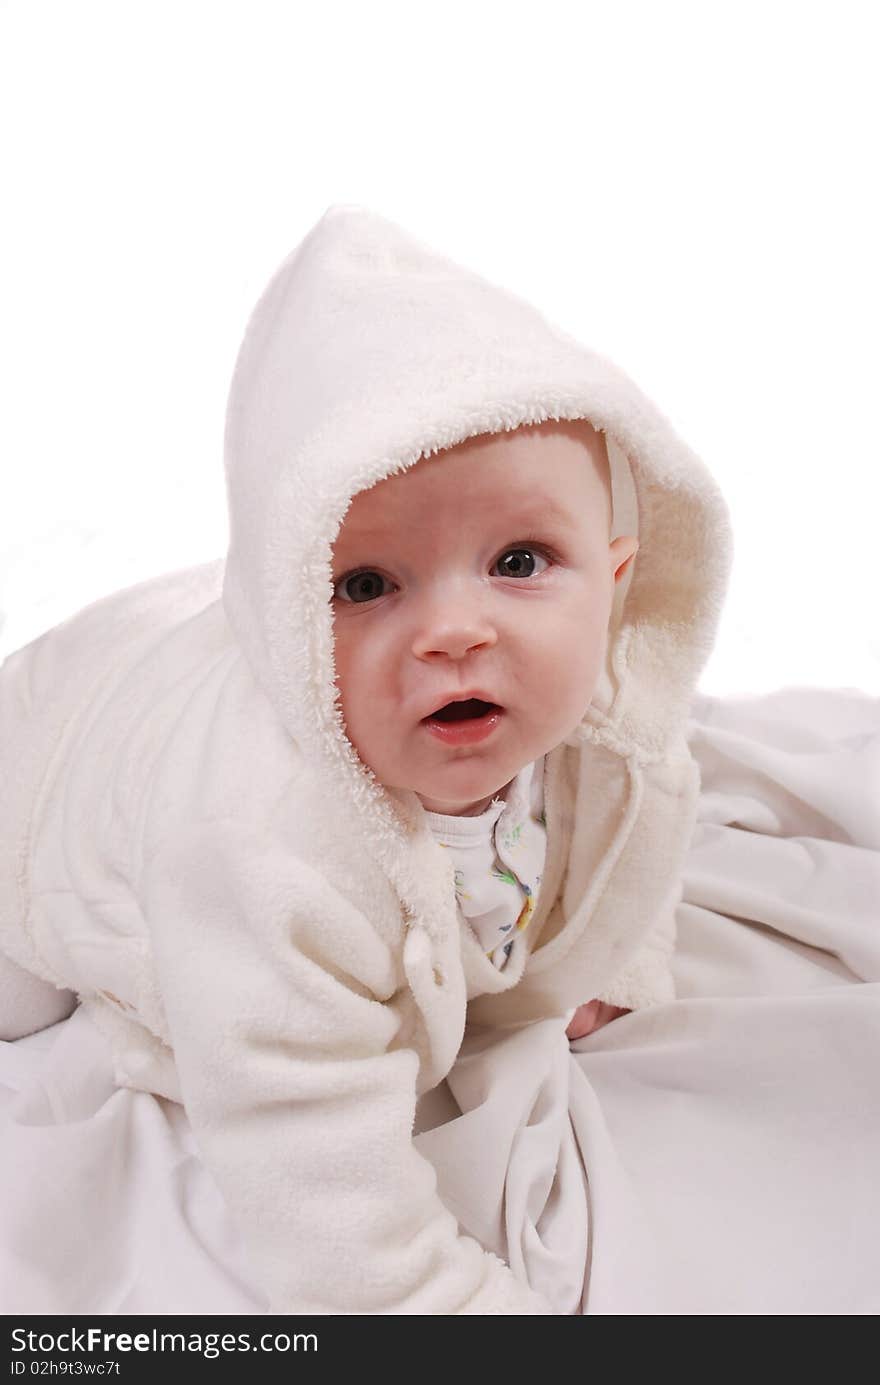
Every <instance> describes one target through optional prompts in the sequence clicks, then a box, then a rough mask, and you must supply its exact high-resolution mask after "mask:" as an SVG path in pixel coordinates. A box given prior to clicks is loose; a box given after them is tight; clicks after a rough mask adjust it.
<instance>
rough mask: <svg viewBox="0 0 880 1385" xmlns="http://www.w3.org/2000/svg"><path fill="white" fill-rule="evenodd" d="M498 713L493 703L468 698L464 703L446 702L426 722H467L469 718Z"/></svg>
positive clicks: (495, 704) (497, 708)
mask: <svg viewBox="0 0 880 1385" xmlns="http://www.w3.org/2000/svg"><path fill="white" fill-rule="evenodd" d="M494 711H500V708H499V707H498V704H497V703H495V702H481V701H480V699H479V698H477V697H469V698H468V700H467V701H466V702H447V703H446V705H445V707H440V708H438V710H437V711H436V712H432V713H431V715H430V716H429V717H426V718H425V720H426V721H467V720H468V719H469V718H471V717H484V716H487V715H488V714H489V712H494Z"/></svg>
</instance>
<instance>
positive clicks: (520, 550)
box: [498, 545, 549, 577]
mask: <svg viewBox="0 0 880 1385" xmlns="http://www.w3.org/2000/svg"><path fill="white" fill-rule="evenodd" d="M511 556H512V557H513V563H512V564H511V565H510V570H508V571H507V572H502V574H501V576H502V577H534V576H535V575H536V574H535V571H534V566H533V565H534V561H535V558H537V559H538V561H539V562H543V563H547V565H548V566H549V560H548V559H547V558H546V557H545V556H544V554H543V553H542V552H541V550H540V549H538V548H534V547H532V546H531V545H529V546H528V547H526V546H525V545H522V546H520V547H517V548H506V549H505V550H504V552H503V553H502V555H501V557H500V558H499V559H498V565H499V566H500V565H501V564H502V563H505V562H506V561H507V559H508V558H509V557H511Z"/></svg>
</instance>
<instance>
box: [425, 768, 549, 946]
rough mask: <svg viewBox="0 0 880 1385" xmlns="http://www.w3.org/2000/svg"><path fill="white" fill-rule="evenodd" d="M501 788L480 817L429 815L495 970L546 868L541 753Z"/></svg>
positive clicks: (532, 901)
mask: <svg viewBox="0 0 880 1385" xmlns="http://www.w3.org/2000/svg"><path fill="white" fill-rule="evenodd" d="M500 793H501V794H502V795H503V797H501V796H498V795H496V797H495V798H493V799H492V802H491V803H490V804H489V807H488V808H486V810H485V812H483V813H481V814H480V815H479V816H478V817H455V816H450V815H447V814H446V813H428V815H427V817H428V825H429V827H430V829H431V832H432V834H433V836H434V839H435V841H437V842H439V844H440V845H441V846H443V847H445V848H446V849H447V850H449V851H451V852H452V855H453V859H454V863H455V893H456V898H457V899H458V905H459V908H460V909H461V911H462V913H463V914H464V917H465V919H466V920H467V922H468V924H469V925H470V927H471V929H472V930H473V932H474V933H475V935H476V937H477V938H478V940H479V942H480V943H481V945H482V947H483V950H484V952H485V953H486V956H487V957H489V958H490V960H491V962H492V964H493V965H494V966H495V967H496V968H497V969H498V970H499V971H501V970H502V969H503V968H504V967H505V966H506V964H507V959H508V957H509V956H510V954H511V952H512V950H513V948H514V946H515V944H516V941H517V935H518V934H521V933H522V931H523V930H524V929H525V928H526V927H527V925H528V922H529V919H530V918H531V916H532V914H533V912H534V908H535V903H536V901H537V897H538V886H539V885H540V883H541V872H542V871H543V869H544V858H545V855H546V849H547V826H546V821H545V818H544V756H543V755H542V756H541V757H540V758H539V759H537V760H535V761H533V763H531V764H529V765H526V766H525V768H524V769H521V770H520V772H519V774H518V775H517V776H516V778H515V779H512V780H511V781H510V783H509V784H508V785H507V787H506V789H502V790H501V791H500Z"/></svg>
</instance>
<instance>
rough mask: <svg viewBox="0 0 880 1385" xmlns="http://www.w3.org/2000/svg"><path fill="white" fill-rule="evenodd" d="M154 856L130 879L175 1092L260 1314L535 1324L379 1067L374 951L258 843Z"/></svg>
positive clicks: (390, 1021) (356, 928)
mask: <svg viewBox="0 0 880 1385" xmlns="http://www.w3.org/2000/svg"><path fill="white" fill-rule="evenodd" d="M243 834H244V829H242V828H240V827H237V826H236V825H235V824H229V825H228V826H227V825H226V824H223V823H216V824H214V825H213V826H211V827H209V828H206V829H202V830H201V831H200V832H195V831H191V832H190V833H189V834H188V839H187V840H186V842H184V843H180V842H176V843H175V844H173V845H167V846H163V848H162V850H161V852H160V853H159V854H158V855H154V856H153V857H152V858H151V859H150V861H149V863H148V869H147V871H146V874H145V877H144V878H145V880H147V881H148V882H149V884H148V898H147V899H146V901H145V905H146V908H147V911H148V915H149V919H150V924H151V930H152V932H153V936H154V938H155V940H156V947H157V964H158V970H159V976H160V981H161V986H162V993H163V999H164V1002H165V1008H166V1014H167V1018H168V1025H169V1029H170V1033H171V1037H172V1041H173V1045H174V1049H175V1055H176V1060H177V1066H178V1072H179V1076H180V1085H181V1090H182V1094H183V1098H184V1104H185V1106H186V1109H187V1112H188V1115H189V1118H190V1122H191V1125H192V1129H193V1133H194V1136H195V1139H196V1143H197V1145H198V1147H199V1149H200V1152H201V1154H202V1156H203V1158H204V1161H205V1164H206V1166H207V1167H208V1168H209V1169H210V1171H211V1172H212V1173H213V1175H214V1177H215V1178H216V1180H217V1183H218V1185H219V1186H220V1189H221V1191H222V1193H223V1194H224V1196H225V1199H226V1201H227V1205H228V1206H229V1209H230V1212H231V1214H232V1216H233V1218H234V1220H235V1222H236V1223H237V1226H238V1228H239V1230H240V1233H241V1235H242V1237H243V1240H244V1242H245V1245H246V1247H247V1249H248V1251H249V1254H250V1256H251V1260H252V1264H253V1267H254V1271H255V1274H256V1276H257V1277H258V1279H259V1281H260V1282H261V1284H262V1286H263V1288H264V1289H265V1291H266V1293H267V1295H268V1299H269V1312H272V1313H285V1314H287V1313H321V1314H352V1313H355V1314H374V1313H375V1314H423V1315H424V1314H444V1315H446V1314H485V1315H496V1314H504V1315H521V1314H526V1315H537V1314H552V1313H553V1309H552V1307H551V1305H550V1304H549V1303H548V1302H547V1301H546V1300H545V1299H543V1298H541V1297H539V1295H537V1294H536V1293H533V1292H532V1291H531V1290H530V1289H529V1288H528V1287H526V1286H525V1285H523V1284H521V1283H520V1282H519V1281H518V1280H517V1279H516V1278H515V1276H514V1275H513V1273H512V1272H511V1270H510V1269H509V1267H508V1266H507V1265H505V1264H504V1263H503V1262H502V1261H501V1260H499V1259H498V1258H497V1257H496V1256H494V1255H492V1254H491V1253H490V1252H487V1251H485V1250H484V1249H483V1248H482V1246H480V1245H479V1244H478V1242H477V1241H476V1240H474V1239H473V1238H471V1237H469V1236H465V1235H460V1234H459V1231H458V1226H457V1223H456V1221H455V1218H454V1217H453V1216H452V1214H451V1213H450V1212H449V1210H448V1209H447V1208H446V1207H445V1206H444V1205H443V1203H442V1202H441V1200H440V1198H439V1196H438V1194H437V1191H436V1187H437V1180H436V1174H435V1171H434V1169H433V1167H432V1165H431V1164H430V1162H429V1161H428V1160H427V1159H425V1158H424V1157H423V1156H422V1155H421V1154H420V1153H419V1152H418V1150H417V1149H416V1148H415V1146H414V1145H413V1142H412V1129H413V1121H414V1115H415V1101H416V1078H417V1072H418V1058H417V1055H416V1053H415V1051H414V1050H413V1049H411V1048H407V1047H402V1048H398V1049H396V1050H394V1049H391V1047H390V1046H391V1044H392V1042H393V1040H394V1037H395V1034H396V1032H397V1028H398V1025H399V1016H398V1015H397V1013H396V1012H395V1010H394V1009H393V1007H392V1006H391V1005H390V1004H386V1003H384V1002H383V1000H382V999H381V998H380V997H383V996H389V995H391V994H392V993H393V991H394V989H395V984H396V979H397V978H396V973H395V969H394V966H393V957H392V950H391V948H390V946H389V945H388V944H387V943H386V942H385V941H383V939H382V938H381V937H380V936H379V934H378V933H377V931H376V930H375V928H374V927H373V926H372V925H371V924H370V922H369V920H368V919H367V918H366V916H365V915H364V914H363V913H362V912H361V911H360V910H358V909H356V908H354V906H353V905H352V904H351V903H350V902H349V901H348V900H347V899H346V898H344V897H343V896H342V895H341V894H340V893H339V892H338V891H336V890H334V889H333V888H332V887H331V886H330V885H329V884H328V883H327V881H326V880H324V879H323V878H322V877H321V876H320V875H319V874H317V873H316V872H315V871H314V870H312V869H311V867H309V866H307V865H304V864H303V863H301V862H298V861H296V860H295V859H291V857H290V855H289V853H288V852H285V850H284V849H283V848H282V845H281V844H280V843H275V844H273V843H272V841H271V831H270V830H264V831H262V832H261V833H260V834H259V836H258V835H257V834H256V833H252V834H250V835H243Z"/></svg>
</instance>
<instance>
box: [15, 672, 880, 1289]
mask: <svg viewBox="0 0 880 1385" xmlns="http://www.w3.org/2000/svg"><path fill="white" fill-rule="evenodd" d="M690 742H691V746H692V749H693V751H694V754H695V755H696V756H697V758H698V759H699V761H700V766H701V770H702V778H703V792H702V796H701V800H700V811H699V819H698V826H697V830H696V833H695V836H694V839H693V843H692V848H691V851H690V854H689V857H688V866H687V872H686V877H685V882H684V898H683V902H682V904H681V906H680V908H679V913H678V926H679V945H678V951H677V955H676V960H675V973H676V983H677V988H678V999H677V1000H676V1001H675V1002H674V1003H673V1004H670V1005H662V1006H656V1007H653V1008H651V1009H649V1010H645V1011H642V1012H640V1013H633V1014H630V1015H625V1016H623V1017H622V1018H620V1019H618V1020H615V1021H614V1022H613V1023H612V1024H610V1025H608V1026H606V1027H605V1028H604V1029H602V1030H600V1031H598V1032H597V1033H596V1034H593V1035H591V1036H590V1037H588V1038H587V1039H582V1040H580V1041H578V1042H577V1043H574V1044H572V1045H569V1043H568V1041H567V1040H566V1038H565V1034H564V1023H563V1022H562V1021H560V1022H555V1021H553V1022H550V1021H547V1022H544V1023H541V1024H536V1025H532V1026H530V1027H528V1028H525V1029H521V1030H519V1031H513V1032H508V1033H489V1032H487V1031H473V1032H468V1033H467V1034H466V1036H465V1041H464V1044H463V1045H462V1050H461V1053H460V1055H459V1058H458V1061H457V1062H456V1064H455V1067H454V1068H453V1070H452V1072H451V1073H450V1074H449V1076H448V1078H447V1079H446V1080H445V1081H444V1082H443V1083H441V1084H440V1086H439V1087H438V1088H436V1089H435V1090H434V1091H433V1092H430V1093H428V1094H427V1095H426V1096H425V1097H423V1098H422V1100H421V1102H420V1103H419V1108H418V1113H417V1124H416V1132H417V1133H416V1135H415V1140H416V1144H417V1146H418V1147H419V1149H420V1150H421V1152H422V1153H423V1154H425V1155H426V1156H427V1157H428V1158H430V1159H431V1161H432V1163H433V1164H434V1166H435V1168H436V1169H437V1175H438V1186H439V1188H440V1192H441V1195H442V1196H443V1198H444V1200H445V1201H446V1203H447V1205H448V1206H449V1207H450V1209H451V1210H452V1211H453V1212H454V1213H455V1215H456V1216H457V1217H458V1218H459V1221H460V1224H461V1227H462V1230H464V1231H467V1232H469V1233H470V1234H472V1235H475V1236H477V1238H478V1239H479V1240H480V1241H481V1242H482V1244H483V1245H485V1246H487V1247H488V1248H489V1249H492V1250H495V1251H496V1252H497V1253H499V1254H502V1255H503V1256H504V1257H505V1259H508V1260H509V1261H510V1263H511V1265H512V1266H513V1268H514V1270H515V1272H516V1273H517V1274H518V1275H519V1276H521V1277H523V1278H527V1279H528V1280H529V1282H530V1283H531V1284H532V1285H533V1287H535V1288H537V1289H539V1290H541V1291H542V1292H544V1293H546V1294H547V1295H548V1296H550V1297H551V1299H552V1301H553V1302H554V1305H555V1306H556V1307H557V1309H558V1311H559V1312H560V1313H575V1314H578V1313H605V1314H639V1313H641V1314H652V1313H656V1314H703V1313H705V1314H762V1315H763V1314H772V1315H776V1314H874V1313H877V1312H878V1311H880V1180H878V1176H877V1173H878V1167H880V1061H878V1060H880V699H878V698H875V697H869V696H867V695H865V694H863V693H859V692H857V691H855V690H829V691H823V690H810V689H786V690H783V691H781V692H778V693H775V694H772V695H769V696H763V697H754V698H745V697H744V698H737V699H731V698H713V697H706V696H702V695H698V697H697V698H696V699H695V701H694V704H693V708H692V721H691V726H690ZM588 999H590V997H589V996H584V1000H588ZM0 1160H2V1188H3V1194H2V1200H0V1201H2V1205H0V1245H2V1251H0V1257H2V1263H0V1304H2V1310H3V1312H5V1313H7V1314H19V1313H28V1314H64V1313H74V1314H76V1313H81V1314H86V1313H112V1314H118V1313H178V1314H186V1313H215V1314H227V1313H229V1314H238V1313H253V1312H262V1311H263V1298H262V1295H261V1294H260V1291H259V1289H258V1288H256V1287H255V1285H254V1281H253V1276H252V1274H251V1273H250V1271H249V1269H248V1267H247V1263H246V1260H245V1257H244V1254H243V1251H242V1248H241V1246H240V1243H239V1241H238V1238H237V1236H236V1235H235V1233H234V1231H233V1230H232V1228H231V1226H230V1224H229V1220H228V1217H227V1215H226V1212H225V1209H224V1206H223V1203H222V1200H221V1198H220V1196H219V1194H218V1192H217V1190H216V1188H215V1187H214V1185H213V1182H212V1180H211V1179H210V1177H209V1176H208V1174H207V1173H206V1171H205V1169H204V1168H203V1167H202V1165H201V1164H200V1162H199V1159H198V1156H197V1153H196V1151H195V1148H194V1145H193V1141H192V1136H191V1133H190V1130H189V1127H188V1123H187V1120H186V1116H185V1114H184V1112H183V1110H182V1108H180V1107H179V1106H176V1105H175V1104H173V1103H171V1102H168V1101H165V1100H162V1099H160V1098H158V1097H154V1096H150V1095H147V1094H145V1093H140V1092H133V1091H129V1090H122V1089H118V1088H116V1087H115V1086H114V1083H113V1078H112V1070H111V1066H110V1062H109V1058H108V1055H107V1052H106V1050H105V1048H104V1043H103V1040H102V1039H101V1037H100V1036H99V1035H98V1034H97V1032H96V1031H95V1030H94V1028H93V1027H92V1026H91V1024H90V1023H89V1021H88V1020H87V1019H86V1017H85V1015H84V1014H83V1012H82V1011H81V1010H77V1011H76V1012H75V1013H74V1014H73V1015H72V1016H71V1017H70V1019H68V1020H66V1021H64V1022H63V1023H61V1024H59V1025H56V1026H54V1028H52V1029H50V1030H46V1031H44V1032H43V1033H41V1034H36V1035H32V1036H31V1037H29V1038H27V1039H20V1040H18V1041H17V1042H16V1043H5V1044H0ZM302 1253H304V1252H303V1250H302V1249H301V1248H298V1247H291V1254H302Z"/></svg>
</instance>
